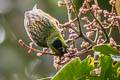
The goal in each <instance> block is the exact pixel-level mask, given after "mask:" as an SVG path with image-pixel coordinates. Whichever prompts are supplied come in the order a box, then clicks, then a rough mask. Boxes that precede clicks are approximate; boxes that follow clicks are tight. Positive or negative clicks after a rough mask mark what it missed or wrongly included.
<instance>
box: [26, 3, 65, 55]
mask: <svg viewBox="0 0 120 80" xmlns="http://www.w3.org/2000/svg"><path fill="white" fill-rule="evenodd" d="M24 27H25V30H26V32H27V34H28V36H29V38H30V39H31V40H32V42H33V43H34V44H35V45H38V46H40V47H49V48H51V50H52V51H54V52H55V55H57V56H62V55H63V54H64V53H66V48H67V44H66V43H65V41H64V39H63V37H62V35H61V33H60V31H59V28H58V27H59V22H58V21H57V20H56V19H55V18H53V17H51V16H50V15H49V14H47V13H45V12H43V11H42V10H41V9H37V5H35V6H34V8H33V9H32V10H30V11H26V12H25V19H24Z"/></svg>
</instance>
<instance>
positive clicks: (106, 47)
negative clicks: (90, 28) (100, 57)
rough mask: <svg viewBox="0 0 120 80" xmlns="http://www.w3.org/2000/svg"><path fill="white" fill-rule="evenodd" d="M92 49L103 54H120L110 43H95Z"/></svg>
mask: <svg viewBox="0 0 120 80" xmlns="http://www.w3.org/2000/svg"><path fill="white" fill-rule="evenodd" d="M92 49H93V51H97V52H101V53H103V54H105V55H110V54H113V55H120V53H119V52H118V51H117V50H115V49H114V48H112V47H111V45H110V44H102V45H97V46H94V47H93V48H92Z"/></svg>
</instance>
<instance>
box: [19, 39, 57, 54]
mask: <svg viewBox="0 0 120 80" xmlns="http://www.w3.org/2000/svg"><path fill="white" fill-rule="evenodd" d="M18 43H19V44H20V45H21V46H24V47H26V48H28V49H30V50H32V51H34V52H37V53H41V54H47V55H55V54H52V53H47V52H44V51H41V50H38V49H35V48H32V47H30V46H28V45H27V44H25V43H24V42H23V41H22V40H19V42H18ZM29 54H30V53H29Z"/></svg>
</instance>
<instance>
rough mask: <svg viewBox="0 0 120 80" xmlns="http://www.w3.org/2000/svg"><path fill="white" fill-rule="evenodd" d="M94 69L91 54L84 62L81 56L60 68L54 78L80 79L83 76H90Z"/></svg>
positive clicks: (53, 79) (65, 79)
mask: <svg viewBox="0 0 120 80" xmlns="http://www.w3.org/2000/svg"><path fill="white" fill-rule="evenodd" d="M93 69H94V64H93V58H92V57H91V56H89V57H88V58H86V59H84V60H83V61H82V62H81V61H80V59H79V58H75V59H73V60H72V61H71V62H69V63H68V64H66V65H65V66H64V67H63V68H62V69H61V70H59V71H58V72H57V73H56V75H55V76H54V77H53V78H52V80H80V78H81V77H83V76H88V75H89V73H90V71H91V70H93Z"/></svg>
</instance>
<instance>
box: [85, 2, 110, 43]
mask: <svg viewBox="0 0 120 80" xmlns="http://www.w3.org/2000/svg"><path fill="white" fill-rule="evenodd" d="M86 6H87V8H88V9H89V10H90V13H91V15H92V16H93V18H94V19H95V20H96V21H97V23H98V24H99V25H100V27H101V30H102V31H103V33H104V35H105V37H106V41H107V42H108V43H109V42H110V40H109V36H108V34H107V32H106V31H105V29H104V27H103V25H102V23H101V22H100V21H99V20H98V19H97V18H96V17H95V15H94V14H93V12H92V11H91V9H90V5H89V3H88V2H87V0H86Z"/></svg>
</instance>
